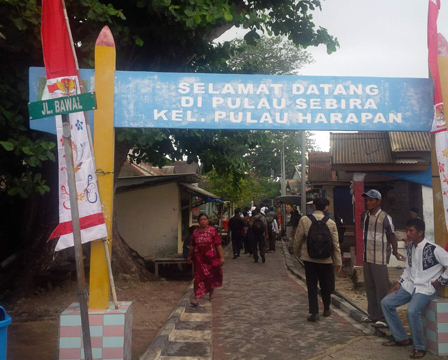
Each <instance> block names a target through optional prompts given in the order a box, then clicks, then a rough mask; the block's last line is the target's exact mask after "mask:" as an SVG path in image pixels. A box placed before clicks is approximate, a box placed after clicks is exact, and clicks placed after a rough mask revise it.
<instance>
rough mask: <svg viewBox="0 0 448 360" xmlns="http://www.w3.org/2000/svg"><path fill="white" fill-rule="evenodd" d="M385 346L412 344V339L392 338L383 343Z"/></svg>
mask: <svg viewBox="0 0 448 360" xmlns="http://www.w3.org/2000/svg"><path fill="white" fill-rule="evenodd" d="M381 345H383V346H409V345H412V339H406V340H402V341H397V340H391V341H386V342H383V343H381Z"/></svg>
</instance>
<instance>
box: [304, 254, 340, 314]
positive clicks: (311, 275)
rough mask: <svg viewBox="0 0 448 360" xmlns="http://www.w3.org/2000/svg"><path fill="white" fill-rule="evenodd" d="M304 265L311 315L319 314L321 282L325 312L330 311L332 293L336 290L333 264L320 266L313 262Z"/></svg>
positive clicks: (306, 262)
mask: <svg viewBox="0 0 448 360" xmlns="http://www.w3.org/2000/svg"><path fill="white" fill-rule="evenodd" d="M304 263H305V276H306V287H307V288H308V303H309V310H310V314H319V303H318V300H317V283H318V282H319V286H320V290H321V295H322V302H323V303H324V310H328V309H329V308H330V304H331V293H332V292H333V290H334V269H333V264H318V263H315V262H311V261H304Z"/></svg>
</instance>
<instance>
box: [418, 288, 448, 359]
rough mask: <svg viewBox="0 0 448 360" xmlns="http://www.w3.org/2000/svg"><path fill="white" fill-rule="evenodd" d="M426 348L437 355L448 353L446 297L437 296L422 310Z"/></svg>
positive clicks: (447, 309)
mask: <svg viewBox="0 0 448 360" xmlns="http://www.w3.org/2000/svg"><path fill="white" fill-rule="evenodd" d="M422 320H423V334H424V335H425V337H426V348H427V350H428V351H430V352H431V353H433V354H436V355H439V356H446V355H448V299H446V298H441V297H437V298H436V299H435V300H433V301H431V302H430V303H429V304H428V306H427V307H426V309H425V310H423V311H422Z"/></svg>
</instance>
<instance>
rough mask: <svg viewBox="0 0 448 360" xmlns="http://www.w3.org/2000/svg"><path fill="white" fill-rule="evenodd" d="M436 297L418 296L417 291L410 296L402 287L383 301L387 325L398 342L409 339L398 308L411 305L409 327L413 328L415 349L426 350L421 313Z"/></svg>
mask: <svg viewBox="0 0 448 360" xmlns="http://www.w3.org/2000/svg"><path fill="white" fill-rule="evenodd" d="M435 297H436V293H434V294H433V295H425V294H418V293H417V294H416V293H415V290H414V292H413V293H412V295H411V294H409V293H408V292H407V291H406V290H405V289H403V287H402V286H400V288H399V289H398V292H395V291H392V292H391V293H390V294H389V295H387V296H386V297H385V298H384V299H383V300H382V301H381V307H382V309H383V313H384V317H385V318H386V321H387V325H389V328H390V331H391V332H392V336H393V337H394V339H395V340H396V341H403V340H406V339H408V338H409V336H408V334H406V332H405V331H404V328H403V324H402V323H401V320H400V318H399V317H398V313H397V307H399V306H401V305H404V304H407V303H409V306H408V311H407V313H406V315H407V318H408V322H409V327H410V328H411V336H412V341H413V343H414V348H415V349H418V350H425V340H424V338H423V324H422V318H421V316H420V313H421V312H422V309H424V308H425V307H426V305H428V303H429V302H430V301H431V300H433V299H434V298H435Z"/></svg>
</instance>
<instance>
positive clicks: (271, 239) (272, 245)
mask: <svg viewBox="0 0 448 360" xmlns="http://www.w3.org/2000/svg"><path fill="white" fill-rule="evenodd" d="M276 235H277V234H276V233H274V232H273V233H271V234H269V250H271V251H275V242H276V241H277V239H276V238H275V236H276Z"/></svg>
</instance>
